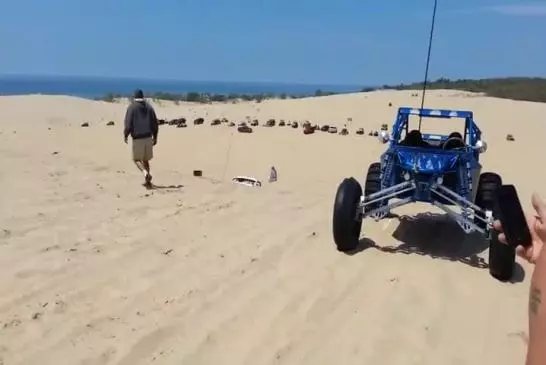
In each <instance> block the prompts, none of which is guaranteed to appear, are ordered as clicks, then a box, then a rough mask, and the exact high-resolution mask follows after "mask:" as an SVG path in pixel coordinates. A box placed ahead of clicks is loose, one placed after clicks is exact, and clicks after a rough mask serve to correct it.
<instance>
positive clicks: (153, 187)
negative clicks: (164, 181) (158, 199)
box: [142, 184, 184, 190]
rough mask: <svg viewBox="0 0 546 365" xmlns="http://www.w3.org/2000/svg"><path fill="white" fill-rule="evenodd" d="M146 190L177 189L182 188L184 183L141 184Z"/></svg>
mask: <svg viewBox="0 0 546 365" xmlns="http://www.w3.org/2000/svg"><path fill="white" fill-rule="evenodd" d="M142 186H144V187H145V188H146V189H147V190H178V189H182V188H183V187H184V185H156V184H142Z"/></svg>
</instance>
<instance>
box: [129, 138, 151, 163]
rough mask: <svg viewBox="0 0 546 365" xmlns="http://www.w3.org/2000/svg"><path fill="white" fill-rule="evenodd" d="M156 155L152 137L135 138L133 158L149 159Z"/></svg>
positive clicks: (135, 159)
mask: <svg viewBox="0 0 546 365" xmlns="http://www.w3.org/2000/svg"><path fill="white" fill-rule="evenodd" d="M153 157H154V142H153V139H152V137H149V138H139V139H133V160H134V161H149V160H151V159H152V158H153Z"/></svg>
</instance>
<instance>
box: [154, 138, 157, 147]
mask: <svg viewBox="0 0 546 365" xmlns="http://www.w3.org/2000/svg"><path fill="white" fill-rule="evenodd" d="M156 144H157V138H154V146H155V145H156Z"/></svg>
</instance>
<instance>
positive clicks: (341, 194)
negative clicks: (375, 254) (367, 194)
mask: <svg viewBox="0 0 546 365" xmlns="http://www.w3.org/2000/svg"><path fill="white" fill-rule="evenodd" d="M361 196H362V187H361V186H360V183H359V182H358V181H357V180H356V179H355V178H353V177H350V178H346V179H343V181H342V182H341V184H339V186H338V188H337V193H336V198H335V201H334V214H333V221H332V228H333V233H334V242H335V244H336V247H337V249H338V251H341V252H347V251H352V250H354V249H356V247H357V246H358V243H359V242H358V240H359V238H360V230H361V229H362V221H361V220H360V219H357V217H356V213H357V208H358V204H359V202H360V197H361Z"/></svg>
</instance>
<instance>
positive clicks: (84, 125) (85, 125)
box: [81, 122, 89, 127]
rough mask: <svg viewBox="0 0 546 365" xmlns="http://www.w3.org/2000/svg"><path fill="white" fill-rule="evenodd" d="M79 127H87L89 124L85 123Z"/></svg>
mask: <svg viewBox="0 0 546 365" xmlns="http://www.w3.org/2000/svg"><path fill="white" fill-rule="evenodd" d="M81 127H89V123H87V122H85V123H82V124H81Z"/></svg>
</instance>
